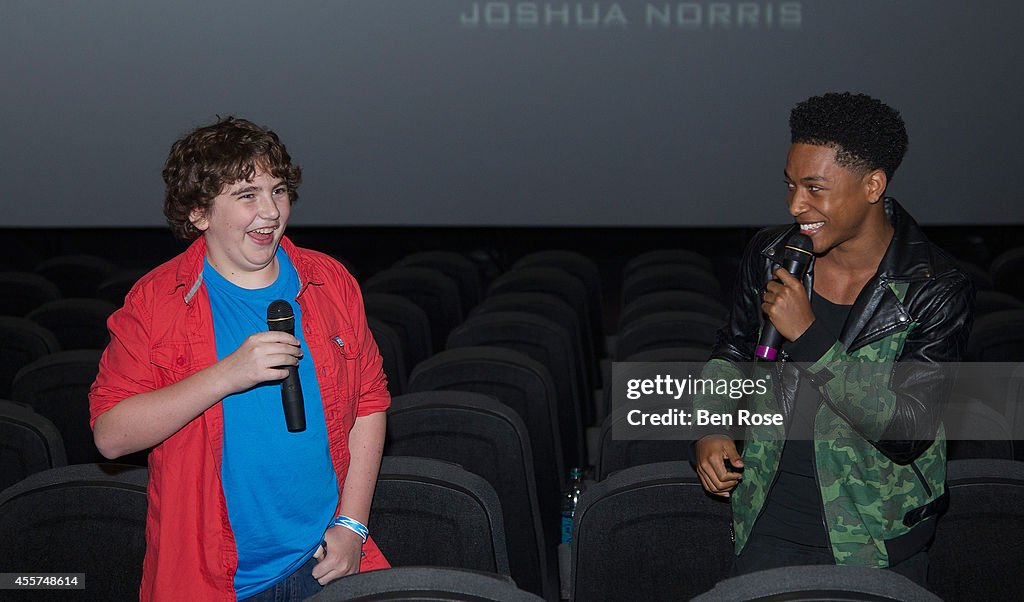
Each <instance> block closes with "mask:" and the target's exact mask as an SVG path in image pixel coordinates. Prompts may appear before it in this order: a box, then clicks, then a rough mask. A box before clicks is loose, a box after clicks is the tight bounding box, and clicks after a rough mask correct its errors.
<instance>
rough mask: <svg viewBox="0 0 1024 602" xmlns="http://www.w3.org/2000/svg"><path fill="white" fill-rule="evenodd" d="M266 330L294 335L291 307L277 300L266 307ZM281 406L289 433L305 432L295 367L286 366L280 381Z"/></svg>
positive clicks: (299, 383) (304, 413)
mask: <svg viewBox="0 0 1024 602" xmlns="http://www.w3.org/2000/svg"><path fill="white" fill-rule="evenodd" d="M267 328H268V329H269V330H274V331H277V332H287V333H288V334H290V335H294V334H295V313H294V312H292V306H291V304H289V303H288V302H287V301H285V300H283V299H278V300H277V301H274V302H273V303H271V304H270V306H269V307H267ZM281 404H282V405H283V406H284V421H285V424H287V425H288V432H289V433H297V432H299V431H304V430H306V406H305V405H304V404H303V402H302V383H301V382H299V373H298V370H297V369H296V367H295V366H288V377H287V378H285V379H284V380H283V381H281Z"/></svg>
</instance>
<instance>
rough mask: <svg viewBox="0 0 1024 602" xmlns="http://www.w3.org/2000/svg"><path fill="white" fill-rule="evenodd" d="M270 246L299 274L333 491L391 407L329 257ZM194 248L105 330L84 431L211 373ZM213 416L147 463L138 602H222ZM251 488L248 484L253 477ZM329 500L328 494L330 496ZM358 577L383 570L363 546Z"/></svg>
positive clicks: (209, 333) (347, 278) (207, 314)
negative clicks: (366, 429)
mask: <svg viewBox="0 0 1024 602" xmlns="http://www.w3.org/2000/svg"><path fill="white" fill-rule="evenodd" d="M281 245H282V247H283V248H284V250H285V252H286V253H287V254H288V257H289V258H290V259H291V260H292V263H293V264H294V265H295V269H296V271H297V272H298V274H299V281H300V290H299V295H298V297H297V301H298V303H299V306H300V307H301V309H302V316H303V319H302V327H303V335H304V336H305V340H306V344H307V346H308V348H309V352H310V355H311V357H312V360H313V364H314V365H315V366H316V371H317V379H318V382H319V384H320V391H321V398H322V400H323V406H324V416H325V420H326V422H327V438H328V442H329V448H330V454H331V459H332V461H333V463H334V469H335V471H336V472H337V478H338V486H339V491H341V490H343V488H344V483H345V476H346V474H347V473H348V465H349V457H350V456H349V448H348V433H349V431H350V430H351V429H352V425H353V424H354V422H355V419H356V418H357V417H359V416H366V415H368V414H372V413H374V412H380V411H383V410H386V409H387V407H388V406H389V405H390V402H391V398H390V396H389V395H388V391H387V381H386V378H385V376H384V371H383V368H382V361H381V357H380V353H379V351H378V349H377V345H376V343H375V342H374V340H373V337H372V335H371V334H370V331H369V329H368V328H367V325H366V316H365V312H364V309H363V300H362V296H361V294H360V292H359V288H358V285H357V284H356V282H355V280H354V279H353V278H352V276H351V275H350V274H349V273H348V272H347V271H346V270H345V269H344V268H342V267H341V266H340V265H339V264H338V262H336V261H335V260H333V259H331V258H330V257H329V256H327V255H324V254H322V253H317V252H315V251H310V250H307V249H300V248H298V247H296V246H295V245H293V244H292V243H291V241H289V240H288V239H287V238H284V239H282V241H281ZM205 254H206V243H205V240H204V239H203V238H199V239H197V240H196V241H195V242H194V243H193V244H192V245H191V246H190V247H189V248H188V249H187V250H186V251H185V252H184V253H182V254H181V255H179V256H178V257H176V258H174V259H172V260H170V261H168V262H167V263H165V264H163V265H161V266H160V267H158V268H156V269H154V270H153V271H151V272H150V273H148V274H147V275H146V276H144V277H143V278H142V279H141V280H139V282H138V283H137V284H136V285H135V286H134V287H133V288H132V290H131V292H129V293H128V296H127V298H126V300H125V305H124V307H122V308H121V309H119V310H118V311H116V312H115V313H114V314H113V315H112V316H111V317H110V319H109V320H108V323H107V326H108V328H109V330H110V344H109V345H108V346H107V349H106V351H104V353H103V358H102V359H101V360H100V370H99V375H98V376H97V377H96V382H94V383H93V385H92V389H91V391H90V393H89V406H90V424H95V421H96V418H97V417H98V416H99V415H100V414H102V413H103V412H105V411H107V410H109V409H110V408H112V407H113V406H114V405H116V404H117V403H118V402H120V401H121V400H123V399H125V398H127V397H130V396H132V395H135V394H138V393H143V392H145V391H152V390H155V389H160V388H162V387H165V386H167V385H170V384H172V383H175V382H177V381H179V380H181V379H183V378H185V377H186V376H189V375H191V374H194V373H195V372H198V371H199V370H201V369H203V368H205V367H207V366H210V365H212V364H214V363H215V362H216V361H217V351H216V346H215V344H214V334H213V319H212V314H211V311H210V301H209V297H208V295H207V292H206V287H204V286H202V270H203V258H204V256H205ZM223 444H224V413H223V409H222V406H221V404H220V403H217V404H214V405H213V406H212V407H210V408H209V409H208V410H206V411H205V412H203V413H202V414H201V415H200V416H198V417H196V418H195V419H194V420H192V421H191V422H189V423H188V424H186V425H185V426H184V427H183V428H182V429H181V430H180V431H178V432H177V433H175V434H174V435H172V436H170V437H168V438H167V439H166V440H165V441H164V442H163V443H161V444H159V445H157V446H156V447H155V448H153V450H152V452H151V453H150V455H149V486H148V492H147V493H148V501H149V508H148V512H147V517H146V557H145V560H144V562H143V568H142V585H141V588H140V597H141V599H142V600H190V601H193V602H199V601H205V600H234V599H235V589H234V574H235V570H236V569H237V566H238V553H237V550H236V548H235V539H234V535H233V534H232V532H231V525H230V523H229V521H228V511H227V505H226V503H225V498H224V490H223V486H222V483H221V459H222V455H223ZM254 478H258V475H254ZM339 497H340V494H339ZM363 551H364V552H365V556H364V558H363V560H362V563H361V564H360V570H372V569H378V568H386V567H387V566H388V564H387V561H386V560H385V559H384V557H383V555H382V554H381V553H380V550H379V549H378V548H377V546H376V544H374V543H373V541H372V540H368V541H367V543H366V545H364V547H363Z"/></svg>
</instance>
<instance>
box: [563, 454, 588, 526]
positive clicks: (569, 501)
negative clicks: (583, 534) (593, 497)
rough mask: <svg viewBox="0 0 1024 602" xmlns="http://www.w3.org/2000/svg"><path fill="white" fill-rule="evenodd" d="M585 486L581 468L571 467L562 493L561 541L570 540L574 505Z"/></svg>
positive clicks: (574, 512) (574, 511)
mask: <svg viewBox="0 0 1024 602" xmlns="http://www.w3.org/2000/svg"><path fill="white" fill-rule="evenodd" d="M586 488H587V485H586V483H584V482H583V470H582V469H579V468H573V469H572V470H570V471H569V484H568V486H567V487H566V488H565V493H564V494H562V543H569V542H571V541H572V519H573V516H575V514H576V505H577V504H579V501H580V494H582V493H583V492H584V491H585V490H586Z"/></svg>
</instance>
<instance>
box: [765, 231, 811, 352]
mask: <svg viewBox="0 0 1024 602" xmlns="http://www.w3.org/2000/svg"><path fill="white" fill-rule="evenodd" d="M779 263H780V264H781V266H782V268H783V269H784V270H786V271H787V272H789V273H790V274H792V275H793V276H794V277H795V278H796V279H797V280H800V281H802V280H803V279H804V276H806V275H807V272H808V270H810V269H811V264H813V263H814V243H813V242H812V241H811V238H810V237H809V236H807V235H806V234H801V233H800V232H794V233H793V235H792V236H790V237H789V239H788V240H787V241H786V245H785V247H784V248H783V250H782V257H781V260H780V261H779ZM775 281H776V282H778V279H776V280H775ZM782 341H783V338H782V335H781V334H779V331H778V330H776V329H775V325H774V324H772V323H771V322H770V321H769V322H768V323H766V324H765V325H764V328H763V329H762V330H761V339H760V340H759V341H758V342H757V349H756V350H755V351H754V355H756V356H757V357H758V358H759V359H762V360H766V361H769V362H774V361H775V358H776V356H778V354H779V347H781V346H782Z"/></svg>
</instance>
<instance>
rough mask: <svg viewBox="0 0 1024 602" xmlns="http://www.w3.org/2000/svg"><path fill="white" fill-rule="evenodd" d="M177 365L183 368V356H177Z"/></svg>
mask: <svg viewBox="0 0 1024 602" xmlns="http://www.w3.org/2000/svg"><path fill="white" fill-rule="evenodd" d="M178 365H179V366H184V365H185V356H184V355H179V356H178Z"/></svg>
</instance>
